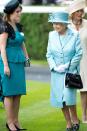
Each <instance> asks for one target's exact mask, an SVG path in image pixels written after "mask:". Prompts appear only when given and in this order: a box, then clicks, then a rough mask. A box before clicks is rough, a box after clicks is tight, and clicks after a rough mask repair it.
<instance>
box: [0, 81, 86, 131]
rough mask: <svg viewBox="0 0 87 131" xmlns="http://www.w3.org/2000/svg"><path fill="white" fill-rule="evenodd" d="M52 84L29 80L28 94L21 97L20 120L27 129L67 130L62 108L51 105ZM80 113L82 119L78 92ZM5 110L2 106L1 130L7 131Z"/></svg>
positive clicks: (29, 130) (82, 127)
mask: <svg viewBox="0 0 87 131" xmlns="http://www.w3.org/2000/svg"><path fill="white" fill-rule="evenodd" d="M49 93H50V84H49V83H41V82H35V81H27V95H26V96H23V97H22V99H21V108H20V121H21V124H22V125H23V127H26V128H27V129H28V130H27V131H65V128H66V123H65V120H64V117H63V114H62V112H61V110H60V109H56V108H53V107H51V105H50V101H49ZM77 103H78V106H77V107H78V115H79V118H80V119H81V106H80V97H79V93H78V100H77ZM5 122H6V119H5V111H4V109H3V108H2V107H0V131H6V128H5ZM86 130H87V124H81V128H80V131H86Z"/></svg>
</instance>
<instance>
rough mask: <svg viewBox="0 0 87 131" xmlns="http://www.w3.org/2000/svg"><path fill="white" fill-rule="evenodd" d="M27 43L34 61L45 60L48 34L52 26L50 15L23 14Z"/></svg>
mask: <svg viewBox="0 0 87 131" xmlns="http://www.w3.org/2000/svg"><path fill="white" fill-rule="evenodd" d="M22 24H23V25H24V32H25V37H26V40H25V43H26V47H27V50H28V53H29V55H30V57H31V58H32V59H45V58H46V50H47V43H48V32H49V31H50V30H51V25H50V24H49V23H48V14H42V13H39V14H29V13H28V14H23V15H22Z"/></svg>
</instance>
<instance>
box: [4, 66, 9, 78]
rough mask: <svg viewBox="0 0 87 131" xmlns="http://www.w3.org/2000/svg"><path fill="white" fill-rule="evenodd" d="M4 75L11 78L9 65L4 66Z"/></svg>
mask: <svg viewBox="0 0 87 131" xmlns="http://www.w3.org/2000/svg"><path fill="white" fill-rule="evenodd" d="M4 74H5V75H7V76H8V77H9V76H10V69H9V66H8V65H5V66H4Z"/></svg>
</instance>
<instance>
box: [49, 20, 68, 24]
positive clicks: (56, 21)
mask: <svg viewBox="0 0 87 131" xmlns="http://www.w3.org/2000/svg"><path fill="white" fill-rule="evenodd" d="M48 22H49V23H64V24H70V22H69V21H61V20H60V21H58V20H49V21H48Z"/></svg>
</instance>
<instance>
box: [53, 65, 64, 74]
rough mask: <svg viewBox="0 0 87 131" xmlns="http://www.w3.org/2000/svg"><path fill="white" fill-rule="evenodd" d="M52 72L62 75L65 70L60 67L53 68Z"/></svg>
mask: <svg viewBox="0 0 87 131" xmlns="http://www.w3.org/2000/svg"><path fill="white" fill-rule="evenodd" d="M54 70H55V71H56V72H58V73H64V72H65V68H64V67H63V66H62V65H60V66H58V67H55V68H54Z"/></svg>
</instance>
